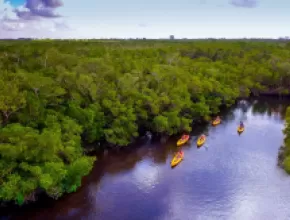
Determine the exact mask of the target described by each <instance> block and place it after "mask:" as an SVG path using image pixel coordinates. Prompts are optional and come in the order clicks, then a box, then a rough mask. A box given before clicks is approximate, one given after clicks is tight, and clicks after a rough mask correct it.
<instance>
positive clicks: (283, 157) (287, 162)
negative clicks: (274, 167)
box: [278, 107, 290, 174]
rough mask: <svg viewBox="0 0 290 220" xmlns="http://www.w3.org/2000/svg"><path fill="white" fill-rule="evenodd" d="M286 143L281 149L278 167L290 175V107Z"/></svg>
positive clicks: (285, 132) (286, 120) (286, 124)
mask: <svg viewBox="0 0 290 220" xmlns="http://www.w3.org/2000/svg"><path fill="white" fill-rule="evenodd" d="M283 133H284V143H283V145H282V146H281V148H280V149H279V154H278V165H279V166H280V167H281V168H283V169H284V170H285V171H286V172H287V173H288V174H290V107H288V108H287V111H286V118H285V128H284V130H283Z"/></svg>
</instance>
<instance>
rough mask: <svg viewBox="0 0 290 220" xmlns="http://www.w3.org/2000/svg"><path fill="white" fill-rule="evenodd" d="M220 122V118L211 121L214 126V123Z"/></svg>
mask: <svg viewBox="0 0 290 220" xmlns="http://www.w3.org/2000/svg"><path fill="white" fill-rule="evenodd" d="M220 123H221V120H220V119H215V120H214V121H213V122H212V125H213V126H215V125H218V124H220Z"/></svg>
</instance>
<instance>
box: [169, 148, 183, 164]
mask: <svg viewBox="0 0 290 220" xmlns="http://www.w3.org/2000/svg"><path fill="white" fill-rule="evenodd" d="M183 156H184V153H183V152H181V153H177V154H175V156H174V157H173V159H172V161H171V167H174V166H176V165H177V164H179V163H180V162H181V161H182V160H183Z"/></svg>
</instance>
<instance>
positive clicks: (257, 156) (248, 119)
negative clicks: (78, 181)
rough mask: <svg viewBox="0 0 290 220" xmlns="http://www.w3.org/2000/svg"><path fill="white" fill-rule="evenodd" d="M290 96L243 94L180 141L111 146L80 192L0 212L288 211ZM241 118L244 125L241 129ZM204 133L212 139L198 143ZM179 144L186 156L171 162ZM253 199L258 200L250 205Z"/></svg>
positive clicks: (196, 214)
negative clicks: (280, 159) (281, 152)
mask: <svg viewBox="0 0 290 220" xmlns="http://www.w3.org/2000/svg"><path fill="white" fill-rule="evenodd" d="M288 104H289V101H288V100H286V99H280V100H278V99H276V98H265V97H261V98H258V99H257V98H253V99H250V100H243V101H241V102H238V103H237V104H236V105H234V106H232V107H231V108H229V109H227V111H225V112H222V113H221V116H222V119H223V121H222V124H220V125H219V126H216V127H213V126H211V124H204V125H201V126H194V127H193V129H192V132H191V133H190V136H191V140H190V142H189V143H188V144H186V145H184V146H183V147H182V148H177V147H176V140H177V139H178V136H176V137H175V136H173V137H170V138H169V139H168V140H167V142H166V143H164V144H161V143H160V142H158V141H156V142H155V141H154V142H153V143H151V142H146V141H144V143H140V144H137V145H136V146H132V148H123V149H124V150H122V151H120V152H114V151H111V152H109V153H108V154H107V155H104V156H100V157H99V159H98V161H97V162H96V163H95V165H94V168H93V170H92V172H91V173H90V174H89V175H88V176H87V177H85V178H84V179H83V183H82V186H81V187H80V188H79V189H78V190H77V191H76V192H75V193H71V194H67V195H65V196H63V197H61V198H60V199H59V200H55V201H54V200H52V199H49V200H40V201H38V202H36V203H35V204H31V205H30V206H24V207H22V208H15V209H12V208H6V209H5V210H4V212H1V213H5V214H6V216H11V220H13V219H14V218H15V219H19V220H21V219H29V220H39V219H106V220H111V219H112V220H114V219H116V216H118V217H117V218H120V219H140V218H141V219H143V218H144V219H154V218H158V219H160V220H165V219H166V220H171V219H186V217H185V216H183V215H182V213H187V216H190V218H192V219H198V218H204V219H210V218H214V219H219V218H222V219H239V218H241V219H263V217H265V215H267V217H270V218H271V219H276V218H279V219H286V217H287V216H288V215H289V214H290V212H289V208H288V207H290V200H289V198H290V196H289V193H288V192H289V190H287V187H288V186H289V184H290V178H289V176H287V175H284V173H283V172H281V169H280V168H279V167H277V165H276V163H277V154H278V148H279V146H281V145H282V143H283V134H282V132H281V129H282V128H283V127H284V116H285V109H286V106H287V105H288ZM241 119H243V120H244V123H245V126H246V130H245V131H244V132H243V133H242V134H241V135H238V134H237V131H236V128H237V126H238V124H239V121H240V120H241ZM202 133H205V134H206V135H207V136H208V138H207V142H206V144H205V146H204V147H201V148H197V147H196V139H197V137H198V136H199V135H200V134H202ZM225 137H226V138H225ZM180 149H182V151H184V155H185V158H184V161H182V163H180V164H179V165H178V166H177V167H176V168H175V169H171V167H170V161H171V159H172V158H173V155H174V154H175V152H176V151H177V150H180ZM273 199H274V200H275V204H274V205H273ZM253 203H255V204H259V205H258V206H255V209H254V211H253V212H245V210H248V208H249V204H253ZM270 206H271V207H272V208H271V210H270V211H269V207H270ZM176 210H178V211H176ZM0 216H1V215H0ZM4 216H5V215H4ZM140 216H141V217H140ZM13 217H14V218H13ZM17 217H18V218H17ZM0 218H1V217H0ZM2 218H3V217H2ZM4 219H5V218H4Z"/></svg>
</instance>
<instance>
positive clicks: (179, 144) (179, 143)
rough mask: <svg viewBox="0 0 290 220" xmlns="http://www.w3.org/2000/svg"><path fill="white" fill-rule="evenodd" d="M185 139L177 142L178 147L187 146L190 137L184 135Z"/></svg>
mask: <svg viewBox="0 0 290 220" xmlns="http://www.w3.org/2000/svg"><path fill="white" fill-rule="evenodd" d="M183 137H184V138H180V139H179V140H178V141H177V146H181V145H183V144H185V143H186V142H187V141H188V140H189V135H184V136H183Z"/></svg>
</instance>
